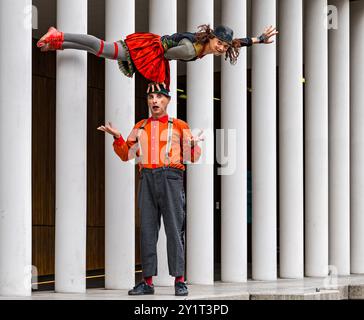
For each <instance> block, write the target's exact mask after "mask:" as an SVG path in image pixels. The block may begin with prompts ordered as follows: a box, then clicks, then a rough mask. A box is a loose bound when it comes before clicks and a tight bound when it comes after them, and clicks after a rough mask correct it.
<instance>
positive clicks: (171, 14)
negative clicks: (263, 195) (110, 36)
mask: <svg viewBox="0 0 364 320" xmlns="http://www.w3.org/2000/svg"><path fill="white" fill-rule="evenodd" d="M161 8H163V12H167V13H168V14H161ZM149 32H152V33H155V34H158V35H161V36H162V35H166V34H173V33H176V32H177V1H176V0H149ZM169 65H170V75H171V84H170V92H171V95H172V99H171V102H170V103H169V105H168V110H167V111H168V115H169V116H171V117H174V118H176V117H177V96H176V93H177V90H176V89H177V62H176V61H170V62H169ZM157 253H158V277H156V278H155V280H154V283H155V285H159V286H168V285H171V284H172V285H173V283H174V280H173V278H171V277H170V276H169V270H168V263H167V239H166V233H165V230H164V224H163V217H162V221H161V229H160V232H159V239H158V245H157Z"/></svg>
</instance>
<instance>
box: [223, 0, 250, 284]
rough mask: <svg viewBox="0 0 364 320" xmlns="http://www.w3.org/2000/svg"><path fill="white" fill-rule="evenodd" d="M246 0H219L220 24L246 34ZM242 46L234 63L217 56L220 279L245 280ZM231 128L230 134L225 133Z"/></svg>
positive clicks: (244, 80)
mask: <svg viewBox="0 0 364 320" xmlns="http://www.w3.org/2000/svg"><path fill="white" fill-rule="evenodd" d="M246 10H247V8H246V0H243V1H240V0H231V1H227V2H223V3H222V24H223V25H226V26H229V27H230V28H232V29H233V30H234V37H235V38H243V37H245V36H246V17H247V11H246ZM246 52H247V49H246V48H242V49H241V51H240V56H239V58H238V62H237V64H236V65H234V66H232V65H231V64H230V63H229V62H228V61H225V59H222V60H221V127H222V129H223V130H224V138H225V139H224V140H225V141H227V144H226V143H225V144H224V145H225V147H224V148H223V149H221V150H220V153H221V154H224V153H225V155H228V157H227V161H226V162H225V161H224V162H222V164H223V165H224V167H223V169H222V171H221V173H220V174H221V175H222V177H221V280H222V281H226V282H245V281H246V280H247V173H246V170H247V126H246V123H247V116H246V112H247V110H246V108H247V98H246V92H247V91H246V88H247V72H246ZM229 130H233V131H232V133H233V135H234V136H233V137H230V136H229Z"/></svg>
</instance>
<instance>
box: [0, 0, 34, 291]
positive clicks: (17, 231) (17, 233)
mask: <svg viewBox="0 0 364 320" xmlns="http://www.w3.org/2000/svg"><path fill="white" fill-rule="evenodd" d="M31 5H32V1H31V0H20V1H11V0H2V1H0V41H1V43H2V44H3V45H1V46H0V295H8V296H30V295H31V264H32V262H31V261H32V256H31V250H32V240H31V232H32V221H31V220H32V198H31V194H32V192H31V177H32V168H31V152H32V149H31V148H32V130H31V125H32V68H31V66H32V51H31V48H32V42H31V41H32V26H31V23H30V22H31V16H32V15H31V12H30V9H31ZM14 39H16V41H14ZM4 44H6V45H4Z"/></svg>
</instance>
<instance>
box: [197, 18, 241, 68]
mask: <svg viewBox="0 0 364 320" xmlns="http://www.w3.org/2000/svg"><path fill="white" fill-rule="evenodd" d="M213 38H215V35H214V34H213V30H212V29H211V28H210V25H209V24H203V25H200V26H198V31H197V32H196V42H197V43H200V44H202V45H205V44H206V43H208V42H209V41H210V39H213ZM240 47H241V45H240V41H239V40H238V39H234V40H233V42H232V44H231V45H230V47H229V49H228V50H227V51H226V54H225V60H227V59H229V61H230V63H231V64H232V65H234V64H236V62H237V60H238V56H239V52H240Z"/></svg>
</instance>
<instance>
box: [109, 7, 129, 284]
mask: <svg viewBox="0 0 364 320" xmlns="http://www.w3.org/2000/svg"><path fill="white" fill-rule="evenodd" d="M134 13H135V3H134V1H119V0H106V2H105V15H106V19H105V23H106V26H105V38H106V40H107V41H117V40H121V39H125V37H126V36H127V35H129V34H131V33H133V32H134V30H135V14H134ZM121 16H122V19H121V18H120V17H121ZM134 82H135V81H134V78H128V77H126V76H124V75H123V74H122V73H121V71H120V70H119V68H118V63H117V61H113V60H106V61H105V118H106V119H105V120H106V121H111V122H112V123H113V124H114V126H115V127H117V128H118V129H119V130H120V132H121V134H122V135H123V136H124V138H125V139H126V138H127V136H128V134H129V132H130V131H131V129H132V128H133V126H134V124H135V123H134V122H135V121H134V120H135V119H134V118H135V117H134V111H135V97H134V93H135V85H134ZM105 139H106V141H105V287H106V289H126V288H130V287H133V286H134V283H135V228H134V227H135V201H134V200H135V188H134V186H135V162H134V161H132V162H121V160H120V159H119V157H117V156H116V154H115V152H114V150H113V147H112V144H113V138H112V137H111V136H109V135H107V136H106V137H105Z"/></svg>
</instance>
